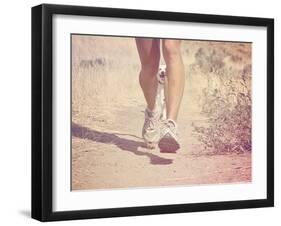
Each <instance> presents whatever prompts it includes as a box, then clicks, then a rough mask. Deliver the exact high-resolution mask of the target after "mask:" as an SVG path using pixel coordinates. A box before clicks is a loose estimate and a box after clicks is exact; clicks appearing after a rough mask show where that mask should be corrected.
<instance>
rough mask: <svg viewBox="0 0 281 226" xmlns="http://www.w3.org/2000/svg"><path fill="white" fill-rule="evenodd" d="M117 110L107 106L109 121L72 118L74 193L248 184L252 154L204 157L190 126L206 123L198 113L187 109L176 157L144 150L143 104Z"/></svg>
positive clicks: (100, 117)
mask: <svg viewBox="0 0 281 226" xmlns="http://www.w3.org/2000/svg"><path fill="white" fill-rule="evenodd" d="M117 106H118V105H115V107H114V106H106V107H105V108H106V109H103V112H110V114H109V115H106V116H105V115H103V114H102V113H101V112H100V114H99V113H98V112H97V111H95V112H94V113H95V114H94V113H93V115H95V117H90V116H81V115H76V116H75V115H74V117H73V124H72V138H73V139H72V149H73V151H72V189H73V190H77V189H105V188H126V187H151V186H168V185H195V184H213V183H235V182H250V180H251V154H250V153H246V154H231V155H207V154H202V152H200V149H201V148H202V145H201V144H200V143H199V142H198V141H197V140H196V138H195V137H194V135H193V134H192V126H191V124H192V122H198V120H202V118H199V117H198V114H196V113H194V112H187V111H188V109H185V108H184V107H183V109H182V110H181V111H184V112H185V114H182V117H180V118H179V125H180V134H182V148H181V149H180V150H179V151H178V152H177V153H161V152H160V150H159V149H155V150H149V149H146V148H145V146H144V143H143V141H142V139H141V138H140V134H141V128H142V124H143V109H144V105H143V104H141V103H139V102H136V101H134V100H130V101H127V106H122V107H120V106H118V107H117ZM96 109H99V108H96ZM124 112H126V114H124ZM79 121H80V122H83V125H82V124H79ZM113 129H114V130H113ZM199 152H200V153H201V154H198V153H199Z"/></svg>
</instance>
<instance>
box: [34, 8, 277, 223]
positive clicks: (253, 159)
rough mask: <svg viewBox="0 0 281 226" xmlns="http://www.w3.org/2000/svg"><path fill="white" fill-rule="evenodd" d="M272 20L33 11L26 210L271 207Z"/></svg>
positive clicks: (123, 212) (90, 214)
mask: <svg viewBox="0 0 281 226" xmlns="http://www.w3.org/2000/svg"><path fill="white" fill-rule="evenodd" d="M273 88H274V21H273V19H269V18H252V17H238V16H221V15H203V14H189V13H179V12H162V11H145V10H133V9H117V8H98V7H83V6H65V5H48V4H43V5H39V6H35V7H33V8H32V217H33V218H35V219H38V220H40V221H55V220H71V219H85V218H102V217H119V216H134V215H147V214H165V213H179V212H191V211H209V210H226V209H238V208H256V207H270V206H273V205H274V159H273V156H274V90H273Z"/></svg>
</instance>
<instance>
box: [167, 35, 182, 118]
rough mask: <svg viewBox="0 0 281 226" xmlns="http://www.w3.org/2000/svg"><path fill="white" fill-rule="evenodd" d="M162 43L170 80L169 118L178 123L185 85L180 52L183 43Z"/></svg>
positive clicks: (168, 97) (168, 41)
mask: <svg viewBox="0 0 281 226" xmlns="http://www.w3.org/2000/svg"><path fill="white" fill-rule="evenodd" d="M162 42H163V43H162V50H163V57H164V60H165V62H166V66H167V68H166V74H167V78H168V87H167V88H168V90H167V103H166V104H167V106H166V107H167V118H168V119H172V120H174V121H176V120H177V116H178V112H179V108H180V103H181V99H182V95H183V90H184V83H185V77H184V66H183V61H182V56H181V50H180V45H181V41H180V40H169V39H163V41H162Z"/></svg>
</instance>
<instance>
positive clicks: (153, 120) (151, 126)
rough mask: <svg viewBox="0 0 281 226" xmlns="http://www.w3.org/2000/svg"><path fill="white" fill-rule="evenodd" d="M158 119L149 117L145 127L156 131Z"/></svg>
mask: <svg viewBox="0 0 281 226" xmlns="http://www.w3.org/2000/svg"><path fill="white" fill-rule="evenodd" d="M156 123H157V119H156V118H155V117H148V118H147V119H146V120H145V127H146V128H149V129H154V128H155V127H156Z"/></svg>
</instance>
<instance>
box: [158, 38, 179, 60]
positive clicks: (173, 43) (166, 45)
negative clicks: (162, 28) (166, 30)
mask: <svg viewBox="0 0 281 226" xmlns="http://www.w3.org/2000/svg"><path fill="white" fill-rule="evenodd" d="M180 44H181V41H180V40H168V39H166V40H163V45H162V51H163V57H164V59H165V61H166V63H169V61H173V60H174V59H175V58H178V57H179V56H180V55H181V50H180ZM167 61H168V62H167Z"/></svg>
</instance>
